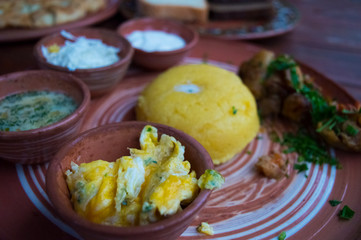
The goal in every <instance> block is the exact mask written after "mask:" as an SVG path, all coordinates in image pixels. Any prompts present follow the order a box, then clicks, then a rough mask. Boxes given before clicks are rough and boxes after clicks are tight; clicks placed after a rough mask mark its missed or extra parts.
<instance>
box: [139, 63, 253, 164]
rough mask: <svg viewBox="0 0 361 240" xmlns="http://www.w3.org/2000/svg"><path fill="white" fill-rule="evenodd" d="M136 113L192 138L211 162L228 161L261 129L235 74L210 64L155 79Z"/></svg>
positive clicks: (174, 70)
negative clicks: (204, 150) (204, 151)
mask: <svg viewBox="0 0 361 240" xmlns="http://www.w3.org/2000/svg"><path fill="white" fill-rule="evenodd" d="M136 114H137V119H138V120H143V121H150V122H156V123H162V124H166V125H169V126H172V127H174V128H177V129H180V130H182V131H184V132H185V133H187V134H189V135H191V136H192V137H194V138H195V139H196V140H198V142H200V143H201V144H202V145H203V146H204V147H205V148H206V149H207V151H208V152H209V154H210V155H211V157H212V159H213V162H214V163H215V164H220V163H223V162H226V161H228V160H230V159H231V158H232V157H233V156H234V155H235V154H236V153H238V152H240V151H241V150H242V149H243V148H244V147H245V146H246V145H247V144H248V143H249V142H250V141H251V140H252V139H253V138H254V137H255V136H256V134H257V132H258V130H259V119H258V114H257V107H256V102H255V99H254V97H253V95H252V94H251V92H250V91H249V90H248V88H247V87H246V86H245V85H244V84H243V83H242V81H241V80H240V78H239V77H238V76H237V75H235V74H234V73H232V72H229V71H227V70H224V69H222V68H219V67H216V66H212V65H208V64H197V65H182V66H177V67H173V68H171V69H169V70H167V71H166V72H164V73H163V74H161V75H160V76H158V77H157V78H156V79H155V80H154V81H153V82H152V83H151V84H150V85H148V86H147V87H146V89H145V90H144V91H143V92H142V94H141V96H140V97H139V99H138V104H137V108H136Z"/></svg>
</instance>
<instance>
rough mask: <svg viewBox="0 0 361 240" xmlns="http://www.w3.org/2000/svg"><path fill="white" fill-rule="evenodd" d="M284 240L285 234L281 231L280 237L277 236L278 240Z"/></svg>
mask: <svg viewBox="0 0 361 240" xmlns="http://www.w3.org/2000/svg"><path fill="white" fill-rule="evenodd" d="M285 239H286V232H285V231H283V232H281V233H280V235H279V236H278V240H285Z"/></svg>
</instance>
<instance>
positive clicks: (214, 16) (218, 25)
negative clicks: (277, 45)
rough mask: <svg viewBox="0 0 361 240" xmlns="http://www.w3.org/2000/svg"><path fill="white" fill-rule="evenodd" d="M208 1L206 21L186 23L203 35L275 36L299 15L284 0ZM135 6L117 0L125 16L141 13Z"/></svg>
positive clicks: (130, 0) (290, 27)
mask: <svg viewBox="0 0 361 240" xmlns="http://www.w3.org/2000/svg"><path fill="white" fill-rule="evenodd" d="M208 4H209V18H208V21H207V22H205V23H204V22H193V23H192V22H190V23H188V24H190V25H192V26H193V27H195V29H197V31H198V32H199V34H200V35H202V36H207V37H215V38H221V39H228V40H237V39H262V38H269V37H274V36H279V35H282V34H285V33H287V32H289V31H292V30H293V29H294V28H295V27H296V25H297V23H298V21H299V18H300V17H299V12H298V10H297V9H296V8H295V7H294V6H293V5H292V4H291V3H289V2H288V1H286V0H273V1H269V0H260V1H256V2H254V1H237V0H227V1H217V0H210V1H208ZM237 4H238V5H237ZM230 6H232V7H230ZM138 8H139V5H137V4H136V1H135V0H125V1H122V2H121V4H120V12H121V14H122V15H123V16H124V17H125V18H134V17H136V16H142V15H141V14H142V12H141V11H140V10H139V9H138ZM234 9H235V10H236V11H234Z"/></svg>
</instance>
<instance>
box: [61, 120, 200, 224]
mask: <svg viewBox="0 0 361 240" xmlns="http://www.w3.org/2000/svg"><path fill="white" fill-rule="evenodd" d="M190 167H191V166H190V163H189V162H188V161H185V160H184V146H182V145H181V143H180V142H178V141H177V140H176V139H175V138H174V137H171V136H168V135H164V134H163V135H162V136H161V138H160V140H159V141H158V133H157V129H156V128H154V127H152V126H149V125H148V126H145V127H144V129H143V131H142V133H141V136H140V149H133V148H131V149H130V156H123V157H121V158H119V159H117V160H116V161H115V162H107V161H103V160H96V161H93V162H90V163H82V164H80V165H79V166H78V165H77V164H75V163H72V166H71V169H70V170H68V171H67V172H66V173H65V174H66V181H67V184H68V187H69V190H70V193H71V200H72V202H73V205H74V209H75V211H76V212H77V213H79V214H80V215H82V216H83V217H85V218H87V219H89V220H90V221H92V222H95V223H102V224H108V225H120V226H134V225H145V224H148V223H151V222H155V221H157V220H159V219H162V218H164V217H166V216H169V215H172V214H175V213H177V212H178V211H181V210H182V207H181V205H184V204H188V203H190V202H191V201H192V200H193V199H194V198H195V197H196V195H197V194H198V191H199V187H198V181H197V178H196V173H195V172H194V171H190Z"/></svg>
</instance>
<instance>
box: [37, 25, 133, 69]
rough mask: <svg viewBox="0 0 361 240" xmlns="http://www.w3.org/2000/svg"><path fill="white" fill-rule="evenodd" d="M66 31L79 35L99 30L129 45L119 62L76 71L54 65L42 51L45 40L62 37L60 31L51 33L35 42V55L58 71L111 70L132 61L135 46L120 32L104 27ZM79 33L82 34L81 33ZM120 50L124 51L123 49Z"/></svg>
mask: <svg viewBox="0 0 361 240" xmlns="http://www.w3.org/2000/svg"><path fill="white" fill-rule="evenodd" d="M66 31H68V32H70V33H72V34H74V32H75V34H76V35H78V32H82V31H97V32H102V33H106V34H107V35H110V36H112V37H114V38H118V40H120V41H121V42H123V43H124V44H125V45H127V49H128V51H127V52H126V55H125V57H123V58H121V59H120V60H119V61H117V62H115V63H113V64H111V65H108V66H104V67H98V68H86V69H75V70H74V71H70V70H69V69H68V68H66V67H62V66H58V65H54V64H51V63H49V62H48V61H47V60H46V58H45V57H44V55H43V53H42V51H41V46H43V45H44V43H45V42H47V41H49V40H51V39H53V38H54V37H58V36H60V37H61V34H60V32H57V33H53V34H51V35H48V36H45V37H43V38H42V39H40V40H39V41H38V42H37V43H36V44H35V46H34V55H35V58H36V59H37V60H38V61H39V62H40V63H42V64H44V65H46V66H47V67H49V68H52V69H56V70H58V71H64V72H69V73H88V72H101V71H106V70H109V69H112V68H116V67H119V66H121V65H123V64H125V63H126V62H128V61H131V58H132V56H133V53H134V48H133V46H132V44H131V43H130V42H129V41H128V40H127V39H126V38H125V37H122V36H120V35H119V34H117V33H116V32H114V31H111V30H108V29H104V28H75V29H68V30H66ZM79 35H81V34H79ZM64 39H65V38H64ZM92 39H94V38H92ZM97 39H100V38H97ZM65 40H66V39H65ZM100 40H102V42H103V39H100ZM120 51H122V49H121V50H120Z"/></svg>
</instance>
